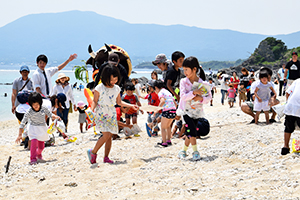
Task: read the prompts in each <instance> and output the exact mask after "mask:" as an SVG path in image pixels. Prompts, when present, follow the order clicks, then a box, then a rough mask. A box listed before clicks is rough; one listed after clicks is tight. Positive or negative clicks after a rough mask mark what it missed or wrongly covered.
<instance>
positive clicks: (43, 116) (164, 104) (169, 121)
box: [11, 51, 300, 164]
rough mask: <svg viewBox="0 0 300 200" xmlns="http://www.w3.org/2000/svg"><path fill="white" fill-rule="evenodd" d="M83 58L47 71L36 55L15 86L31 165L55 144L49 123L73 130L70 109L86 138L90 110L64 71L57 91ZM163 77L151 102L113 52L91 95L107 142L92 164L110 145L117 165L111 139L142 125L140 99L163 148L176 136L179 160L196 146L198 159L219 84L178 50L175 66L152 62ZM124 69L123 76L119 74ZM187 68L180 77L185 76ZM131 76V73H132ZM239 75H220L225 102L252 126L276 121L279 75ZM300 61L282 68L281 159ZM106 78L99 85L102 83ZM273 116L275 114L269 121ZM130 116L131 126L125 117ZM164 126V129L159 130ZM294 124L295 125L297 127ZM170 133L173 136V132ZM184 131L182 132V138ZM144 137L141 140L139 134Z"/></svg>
mask: <svg viewBox="0 0 300 200" xmlns="http://www.w3.org/2000/svg"><path fill="white" fill-rule="evenodd" d="M76 57H77V55H76V54H73V55H71V56H70V57H69V58H68V59H67V60H66V61H65V62H64V63H62V64H61V65H59V66H58V67H50V68H46V65H47V62H48V58H47V57H46V56H45V55H40V56H38V57H37V60H36V63H37V67H38V68H37V69H36V70H35V72H34V73H33V75H32V78H31V79H30V78H29V76H28V75H29V73H30V70H29V68H28V67H27V66H22V67H21V68H20V73H21V77H20V78H17V79H15V80H14V83H13V91H12V97H11V102H12V112H13V113H15V115H16V117H17V119H18V120H19V123H20V129H19V135H18V137H17V139H16V142H17V143H19V142H24V135H23V132H24V127H25V126H27V132H28V136H27V137H28V139H29V141H30V142H29V143H28V145H29V148H30V163H31V164H37V163H38V162H43V161H44V160H43V157H42V151H43V149H44V146H45V144H44V143H45V141H47V140H48V139H49V136H48V134H47V125H49V119H50V118H52V120H54V119H60V120H62V121H63V123H64V125H65V130H64V131H65V132H67V127H68V114H69V110H70V109H72V108H73V109H74V110H75V111H79V119H78V123H79V124H80V131H81V132H83V124H84V123H86V127H85V128H86V130H87V129H88V124H87V121H86V115H85V111H86V110H87V108H88V106H87V105H85V103H84V102H83V101H79V102H77V104H76V102H75V100H74V97H73V94H72V87H71V86H70V84H69V81H70V78H69V77H68V76H66V75H65V74H64V73H59V74H58V78H57V79H56V81H55V83H56V84H55V85H54V86H53V87H52V85H51V77H52V76H53V75H54V74H56V73H57V72H58V71H60V70H61V69H63V68H64V67H65V66H66V65H67V64H68V63H69V62H71V61H72V60H74V59H75V58H76ZM152 63H153V65H155V66H157V67H158V68H159V69H160V70H161V71H162V78H161V79H159V78H158V74H157V72H156V71H153V72H152V73H151V80H149V82H148V83H147V86H146V87H145V88H144V89H147V96H145V97H144V96H143V95H142V94H141V92H140V91H141V89H142V87H141V85H140V84H139V83H138V80H137V79H131V80H130V78H129V77H128V76H124V74H125V73H126V72H124V67H123V68H122V66H121V65H120V64H119V57H118V55H117V54H115V53H112V54H110V55H109V57H108V62H105V63H104V64H103V65H101V70H99V73H98V75H97V77H96V81H95V84H94V89H93V94H94V98H93V102H92V104H91V106H90V109H91V111H92V112H93V113H94V114H95V119H94V126H95V128H96V130H97V132H98V133H101V136H100V137H99V139H98V140H97V142H96V144H95V146H94V148H93V149H89V150H88V151H87V154H88V159H89V161H90V163H91V164H94V163H96V162H97V152H98V150H99V149H100V148H101V147H102V146H103V145H104V144H105V148H104V159H103V162H105V163H113V161H112V160H111V159H110V158H109V153H110V149H111V146H112V138H113V137H114V135H116V134H117V133H119V132H120V130H122V129H123V128H125V127H126V128H129V129H130V128H133V127H134V126H135V125H136V124H137V121H138V120H137V117H138V114H139V113H141V114H143V113H144V111H143V110H142V109H141V106H142V105H141V103H140V99H141V98H144V99H147V100H148V104H149V105H150V106H152V107H151V108H153V110H152V111H148V112H147V115H148V119H147V123H146V131H147V133H148V135H149V136H150V137H152V136H157V135H158V133H159V131H160V132H161V142H158V143H157V145H158V146H159V147H168V146H170V145H172V141H171V139H172V138H173V137H175V136H177V137H181V138H183V139H184V144H183V148H182V150H180V151H179V153H178V157H179V158H181V159H183V158H186V157H187V153H186V151H187V149H188V147H189V146H190V145H191V146H192V149H193V154H192V159H193V160H194V161H197V160H199V159H200V153H199V151H198V150H197V140H196V139H197V138H199V137H200V136H203V135H205V134H207V130H208V129H209V123H208V121H207V120H206V119H205V118H204V111H203V104H208V103H210V106H213V97H214V93H216V92H217V89H216V84H215V83H214V80H213V78H212V73H211V75H210V78H209V79H208V80H207V79H206V75H205V73H204V70H203V69H202V66H200V65H199V61H198V59H197V58H196V57H193V56H190V57H188V58H185V55H184V54H183V53H182V52H180V51H175V52H174V53H173V54H172V55H171V61H170V60H168V59H167V57H166V55H165V54H158V55H157V56H156V58H155V60H154V61H153V62H152ZM120 69H121V70H120ZM181 69H182V72H183V73H181ZM126 74H128V73H126ZM241 74H242V75H241V76H240V77H238V75H237V72H233V73H232V76H229V75H227V74H225V73H224V72H220V73H219V74H217V80H218V81H219V82H220V84H221V86H220V92H221V104H222V105H224V102H225V100H226V99H228V104H229V107H230V108H232V107H234V103H235V102H236V101H237V97H238V100H239V106H240V107H241V110H242V111H243V112H244V113H246V114H248V115H250V116H252V117H253V120H252V121H251V122H250V123H255V124H258V123H259V121H258V120H259V115H260V113H261V112H264V114H265V118H266V124H269V123H274V122H276V120H275V116H276V112H275V111H274V109H272V106H274V105H277V104H279V100H278V99H276V97H277V92H276V91H275V86H274V83H273V82H272V80H271V78H272V75H273V71H272V70H271V69H269V68H267V67H263V68H261V69H260V70H259V71H258V72H257V73H256V75H255V71H254V70H253V69H251V70H250V72H249V71H248V70H247V69H246V68H242V69H241ZM299 77H300V63H299V61H298V55H297V53H296V52H293V54H292V60H291V61H289V62H288V63H287V64H286V65H283V66H282V68H281V69H279V70H278V79H279V96H280V95H281V94H283V95H284V94H286V99H287V104H286V107H285V114H286V118H285V131H284V139H285V142H284V147H283V148H282V151H281V154H282V155H286V154H287V153H289V152H290V149H289V140H290V135H291V133H293V131H294V130H295V126H296V125H298V126H300V113H299V110H300V109H298V108H300V105H299V103H298V102H299V92H298V90H300V82H299V80H297V79H298V78H299ZM100 79H101V83H100V82H99V80H100ZM269 112H272V116H271V119H269ZM123 113H124V114H125V121H123V120H122V119H121V116H122V114H123ZM159 124H160V126H158V125H159ZM295 124H296V125H295ZM172 127H174V128H173V130H172ZM177 130H179V132H177ZM134 136H136V137H138V136H139V134H137V133H136V134H134Z"/></svg>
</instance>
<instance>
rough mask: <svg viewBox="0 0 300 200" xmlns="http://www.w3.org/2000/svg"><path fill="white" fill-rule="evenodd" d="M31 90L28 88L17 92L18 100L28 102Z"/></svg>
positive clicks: (22, 102)
mask: <svg viewBox="0 0 300 200" xmlns="http://www.w3.org/2000/svg"><path fill="white" fill-rule="evenodd" d="M30 93H31V92H30V91H28V90H23V91H21V92H19V93H18V94H17V100H18V101H19V102H20V103H21V104H24V103H28V98H29V95H30Z"/></svg>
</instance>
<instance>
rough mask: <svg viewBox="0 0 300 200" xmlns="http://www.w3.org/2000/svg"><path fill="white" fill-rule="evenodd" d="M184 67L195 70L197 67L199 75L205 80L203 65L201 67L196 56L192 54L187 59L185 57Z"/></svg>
mask: <svg viewBox="0 0 300 200" xmlns="http://www.w3.org/2000/svg"><path fill="white" fill-rule="evenodd" d="M182 67H188V68H190V69H191V70H193V69H194V68H196V69H197V71H196V73H197V74H198V75H199V77H200V78H201V79H202V80H203V81H205V79H206V77H205V73H204V70H203V69H202V67H200V65H199V61H198V59H197V58H196V57H194V56H190V57H188V58H186V59H184V61H183V63H182Z"/></svg>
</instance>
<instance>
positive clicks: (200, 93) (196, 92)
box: [193, 88, 203, 96]
mask: <svg viewBox="0 0 300 200" xmlns="http://www.w3.org/2000/svg"><path fill="white" fill-rule="evenodd" d="M193 93H194V94H197V95H200V96H202V94H203V92H202V90H201V88H199V89H196V90H194V91H193Z"/></svg>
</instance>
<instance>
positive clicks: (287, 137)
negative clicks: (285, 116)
mask: <svg viewBox="0 0 300 200" xmlns="http://www.w3.org/2000/svg"><path fill="white" fill-rule="evenodd" d="M290 138H291V133H287V132H284V147H286V148H289V143H290Z"/></svg>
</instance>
